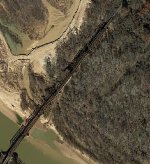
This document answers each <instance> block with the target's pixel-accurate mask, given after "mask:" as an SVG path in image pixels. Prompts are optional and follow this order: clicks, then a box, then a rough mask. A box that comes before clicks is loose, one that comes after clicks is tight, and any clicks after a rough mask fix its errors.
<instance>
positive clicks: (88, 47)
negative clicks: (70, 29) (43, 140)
mask: <svg viewBox="0 0 150 164" xmlns="http://www.w3.org/2000/svg"><path fill="white" fill-rule="evenodd" d="M125 1H126V0H125ZM122 7H123V6H122V4H121V5H120V7H119V8H118V9H117V10H116V11H115V12H114V14H113V15H112V16H111V17H110V18H109V19H108V20H107V21H106V22H103V23H102V24H99V26H98V27H97V29H96V31H95V32H94V33H93V35H92V36H91V39H90V40H89V42H88V43H87V44H85V46H84V47H83V48H82V49H81V50H80V51H79V52H78V53H77V55H76V56H75V58H74V59H73V61H72V62H71V63H70V64H69V65H68V66H67V67H66V71H67V74H66V76H65V77H64V78H63V80H62V81H61V82H60V84H58V85H57V87H56V88H54V90H52V92H51V94H50V95H49V96H48V98H47V100H46V101H45V102H44V103H43V104H42V105H41V106H40V107H39V106H37V109H36V110H35V111H33V113H32V114H31V115H30V116H29V117H28V119H27V121H26V124H25V125H22V126H21V127H20V128H19V130H18V131H17V132H16V133H15V135H14V136H13V137H12V139H11V140H10V146H9V148H8V150H7V151H5V152H1V153H0V164H22V163H23V162H22V161H21V160H20V159H19V158H18V154H17V153H15V150H16V148H17V147H18V146H19V144H20V143H21V142H22V140H23V139H24V138H25V137H26V136H27V135H28V134H29V131H30V129H31V128H32V127H33V126H34V124H35V123H36V122H37V120H38V119H39V117H40V116H41V115H42V114H43V113H44V111H45V110H46V109H47V107H49V106H50V105H51V103H52V101H53V100H54V99H55V97H56V96H57V95H58V94H59V93H60V92H61V91H62V90H63V88H64V87H65V85H66V84H67V82H68V81H69V80H70V79H71V77H72V75H73V74H74V73H75V72H76V70H77V69H78V67H79V65H80V64H81V62H82V61H83V60H84V59H85V57H86V56H87V55H88V54H90V53H92V54H93V53H94V50H95V49H96V46H97V44H99V43H100V41H101V39H102V38H103V35H104V33H105V31H106V30H107V28H108V26H109V24H110V23H111V22H112V20H113V19H114V17H116V15H117V14H118V13H119V12H120V11H121V9H122Z"/></svg>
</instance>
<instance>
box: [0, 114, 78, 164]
mask: <svg viewBox="0 0 150 164" xmlns="http://www.w3.org/2000/svg"><path fill="white" fill-rule="evenodd" d="M17 129H18V125H17V124H15V123H14V122H12V121H11V120H10V119H8V118H7V117H6V116H5V115H3V114H2V113H0V150H7V148H8V146H9V140H10V138H11V137H12V136H13V134H14V133H15V132H16V131H17ZM56 139H57V135H56V134H55V133H54V132H53V131H52V130H48V131H43V130H40V129H37V128H34V129H33V130H32V135H31V136H30V137H27V139H24V141H23V142H22V143H21V145H20V146H19V147H18V149H17V152H18V154H19V157H20V158H21V160H23V161H24V162H25V163H26V164H75V163H76V162H75V161H73V160H72V159H69V158H66V157H65V156H64V155H63V154H62V153H61V151H60V150H59V148H58V147H57V146H56V144H55V143H56Z"/></svg>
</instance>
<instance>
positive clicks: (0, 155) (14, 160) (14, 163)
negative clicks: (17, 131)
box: [0, 151, 24, 164]
mask: <svg viewBox="0 0 150 164" xmlns="http://www.w3.org/2000/svg"><path fill="white" fill-rule="evenodd" d="M5 155H6V152H4V151H2V152H0V164H24V163H23V162H22V161H21V160H20V159H19V157H18V154H17V153H16V152H14V153H13V155H12V156H11V157H10V159H9V161H8V162H6V163H3V159H4V157H5Z"/></svg>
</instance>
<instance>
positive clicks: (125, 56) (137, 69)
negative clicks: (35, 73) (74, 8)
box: [53, 0, 150, 164]
mask: <svg viewBox="0 0 150 164" xmlns="http://www.w3.org/2000/svg"><path fill="white" fill-rule="evenodd" d="M147 3H148V1H146V2H145V1H142V0H136V1H131V2H130V3H128V5H126V7H127V6H128V8H123V9H122V10H121V13H120V14H118V16H117V17H116V18H115V19H114V20H113V22H112V23H111V25H110V26H109V28H108V30H107V32H106V34H105V36H104V37H103V40H102V42H101V43H97V44H98V45H97V47H98V48H97V49H96V50H95V51H96V52H95V54H90V53H89V57H88V58H87V59H86V60H85V61H84V62H83V64H82V65H81V67H80V69H79V71H78V73H77V74H76V75H74V77H73V78H72V79H71V81H70V82H69V83H68V84H67V86H66V87H65V88H64V92H63V94H62V96H61V97H60V98H59V102H58V103H57V106H56V107H54V108H53V122H54V123H55V125H56V127H57V129H58V131H59V132H60V133H61V134H62V136H63V137H64V138H65V139H66V140H67V141H68V142H69V143H70V144H72V145H74V146H75V147H77V148H79V149H80V150H81V151H83V152H85V153H87V154H88V155H90V156H91V157H92V158H93V159H95V160H96V161H98V162H102V163H106V164H107V163H141V164H142V163H144V162H145V163H146V162H147V163H148V161H149V160H150V149H149V147H150V144H149V137H150V131H149V128H150V120H149V117H150V115H149V114H150V113H149V107H150V103H149V87H148V83H149V78H148V77H149V71H150V69H149V68H150V67H149V62H150V59H149V55H148V54H149V53H150V48H149V47H150V46H149V43H150V42H149V39H148V34H149V32H150V31H149V28H148V26H145V24H149V23H150V17H149V14H148V13H149V12H150V8H148V9H147V6H148V5H147ZM119 5H120V1H118V0H115V1H102V0H101V1H100V0H93V1H92V4H91V5H90V8H89V9H88V10H87V17H86V20H85V23H84V25H83V26H82V27H81V31H80V32H79V33H77V35H75V34H70V36H69V40H64V41H63V42H62V44H60V45H59V47H58V49H57V53H58V61H57V67H58V68H60V74H62V71H61V70H63V69H64V68H65V67H66V66H67V64H68V63H69V62H70V61H71V60H72V59H73V58H74V56H75V54H76V53H77V52H78V50H79V49H80V48H81V47H82V46H83V45H84V44H85V43H87V41H88V40H89V38H90V36H91V34H92V33H93V31H95V28H96V27H97V25H98V23H99V22H104V21H106V20H107V19H108V18H109V17H110V16H111V15H112V14H113V12H114V11H115V10H116V9H117V8H118V6H119ZM145 27H146V29H145ZM58 77H61V76H58Z"/></svg>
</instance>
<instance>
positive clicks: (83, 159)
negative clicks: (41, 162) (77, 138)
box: [0, 100, 94, 164]
mask: <svg viewBox="0 0 150 164" xmlns="http://www.w3.org/2000/svg"><path fill="white" fill-rule="evenodd" d="M0 106H1V108H0V112H1V113H2V114H4V115H5V116H6V117H8V118H9V119H10V120H12V121H13V122H14V123H16V124H17V118H16V115H15V112H14V111H13V110H12V109H10V108H9V107H8V106H7V105H6V104H4V103H3V102H2V101H1V100H0ZM42 120H43V119H42ZM43 121H44V120H43ZM43 121H42V122H43ZM35 127H36V128H39V129H41V130H43V131H45V130H46V128H44V127H43V124H42V123H41V122H40V121H38V122H37V123H36V125H35ZM48 129H51V130H53V131H54V132H55V133H56V135H57V136H58V137H59V139H60V140H61V141H62V142H63V143H60V142H57V141H55V143H54V144H55V145H56V146H57V147H58V149H59V150H60V151H61V152H62V154H63V155H64V156H65V157H67V158H70V159H73V160H74V161H76V162H77V163H79V164H92V163H94V162H93V161H92V160H90V158H89V157H88V156H86V155H83V154H82V153H81V152H80V151H79V150H77V149H75V148H73V147H72V146H70V145H68V144H67V143H66V142H64V141H63V138H62V137H61V135H60V134H59V133H58V131H57V130H56V128H55V126H54V125H53V124H51V125H48ZM48 129H47V130H48ZM27 139H28V140H29V142H30V143H31V144H33V145H34V146H35V147H37V148H40V149H41V150H42V151H44V152H45V153H46V154H47V155H48V154H49V153H50V152H48V150H49V151H51V147H50V146H49V145H48V144H46V143H45V142H44V141H42V140H35V141H34V139H33V138H32V137H29V138H27ZM43 144H44V145H45V146H46V147H45V148H43Z"/></svg>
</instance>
